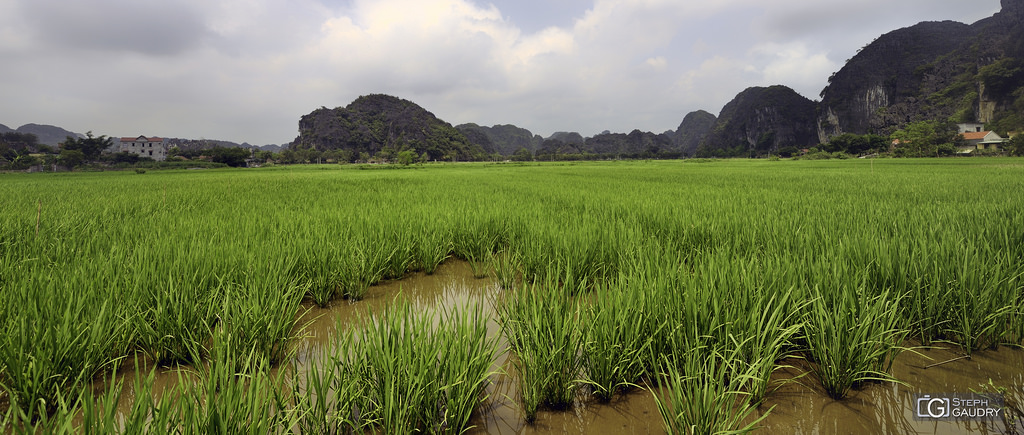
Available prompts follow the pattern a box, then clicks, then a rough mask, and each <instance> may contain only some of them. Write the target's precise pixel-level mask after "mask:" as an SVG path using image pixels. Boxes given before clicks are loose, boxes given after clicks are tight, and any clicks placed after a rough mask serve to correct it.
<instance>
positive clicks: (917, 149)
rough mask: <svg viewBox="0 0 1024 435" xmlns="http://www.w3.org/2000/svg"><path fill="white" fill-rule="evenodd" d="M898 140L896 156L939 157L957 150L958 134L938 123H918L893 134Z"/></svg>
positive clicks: (893, 137) (913, 123) (892, 137)
mask: <svg viewBox="0 0 1024 435" xmlns="http://www.w3.org/2000/svg"><path fill="white" fill-rule="evenodd" d="M891 139H893V140H898V141H899V144H898V145H897V147H896V150H895V154H896V155H897V156H900V157H937V156H940V155H948V154H951V153H953V152H955V150H956V145H955V144H956V142H957V133H956V130H955V129H953V128H951V127H950V126H948V125H946V124H944V123H941V122H938V121H918V122H912V123H910V124H907V126H906V127H904V128H903V129H902V130H898V131H896V132H895V133H893V134H892V136H891Z"/></svg>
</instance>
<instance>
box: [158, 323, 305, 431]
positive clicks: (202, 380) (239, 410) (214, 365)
mask: <svg viewBox="0 0 1024 435" xmlns="http://www.w3.org/2000/svg"><path fill="white" fill-rule="evenodd" d="M227 338H228V337H227V334H223V333H219V334H214V341H213V348H214V350H213V351H212V352H211V355H212V360H211V361H210V362H209V363H208V364H201V365H198V366H195V367H194V368H193V370H192V371H180V372H179V375H178V376H179V377H178V387H177V388H176V390H175V391H174V392H172V393H171V394H175V395H177V397H178V398H177V401H176V403H174V405H173V406H168V407H165V408H163V409H154V410H153V412H155V413H162V412H168V408H169V409H170V411H171V412H172V413H173V415H172V416H168V417H161V418H160V419H159V421H161V422H163V423H164V424H167V426H164V427H155V428H151V430H152V431H155V432H162V433H221V434H227V433H237V434H268V433H278V432H284V431H286V430H291V428H294V427H297V425H298V422H299V416H298V415H297V413H296V412H295V409H294V408H293V407H291V406H290V403H292V400H291V399H290V398H289V397H287V396H286V395H285V394H284V392H285V391H287V388H285V375H286V372H285V371H278V372H277V374H273V375H272V374H271V373H270V361H269V359H267V358H266V357H265V356H263V355H262V352H261V351H259V350H257V349H255V348H253V349H250V350H248V351H245V352H242V353H235V352H236V349H235V348H234V345H233V344H231V343H229V342H227V341H226V340H225V339H227ZM237 367H244V368H246V370H245V371H244V372H240V371H237V370H236V368H237Z"/></svg>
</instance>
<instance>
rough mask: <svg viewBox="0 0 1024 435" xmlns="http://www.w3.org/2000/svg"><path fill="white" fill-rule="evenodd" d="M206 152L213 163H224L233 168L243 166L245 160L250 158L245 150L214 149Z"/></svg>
mask: <svg viewBox="0 0 1024 435" xmlns="http://www.w3.org/2000/svg"><path fill="white" fill-rule="evenodd" d="M206 152H207V153H208V154H209V155H210V160H212V161H213V162H215V163H224V164H226V165H228V166H231V167H233V168H238V167H242V166H245V165H246V163H245V160H246V159H248V158H249V156H250V152H249V150H248V149H246V148H233V147H232V148H224V147H216V148H212V149H209V150H207V151H206Z"/></svg>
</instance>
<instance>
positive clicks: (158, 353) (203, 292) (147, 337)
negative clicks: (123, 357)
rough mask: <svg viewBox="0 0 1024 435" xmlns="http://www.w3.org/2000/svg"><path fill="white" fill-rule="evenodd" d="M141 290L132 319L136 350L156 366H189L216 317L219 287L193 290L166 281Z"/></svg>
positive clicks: (176, 282)
mask: <svg viewBox="0 0 1024 435" xmlns="http://www.w3.org/2000/svg"><path fill="white" fill-rule="evenodd" d="M159 284H160V285H158V286H156V287H150V288H148V289H146V290H143V292H144V293H143V294H142V295H141V299H140V303H139V307H138V309H139V310H140V311H141V313H140V314H139V315H138V316H137V317H135V318H134V319H133V322H132V324H133V326H134V328H135V335H136V341H137V343H138V346H139V348H141V350H142V351H143V352H144V353H145V354H146V355H148V356H149V357H150V359H152V360H153V362H155V363H156V364H159V365H168V364H172V363H177V362H189V361H190V358H191V356H192V349H193V348H195V347H196V346H199V345H200V344H201V343H202V342H203V341H204V340H205V339H206V338H207V337H208V336H209V328H208V327H207V325H210V324H211V323H212V322H213V320H214V318H215V315H216V312H215V307H216V304H215V302H214V298H215V296H216V295H218V294H220V292H221V290H220V288H219V286H210V287H208V286H194V285H188V284H186V283H184V282H181V281H178V280H174V279H168V280H167V281H166V282H163V283H159Z"/></svg>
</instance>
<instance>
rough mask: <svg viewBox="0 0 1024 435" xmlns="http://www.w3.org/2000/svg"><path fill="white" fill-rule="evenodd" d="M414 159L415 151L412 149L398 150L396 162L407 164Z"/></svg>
mask: <svg viewBox="0 0 1024 435" xmlns="http://www.w3.org/2000/svg"><path fill="white" fill-rule="evenodd" d="M415 160H416V152H415V151H413V150H403V151H399V152H398V163H401V164H402V165H405V166H409V165H411V164H412V162H413V161H415Z"/></svg>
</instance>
